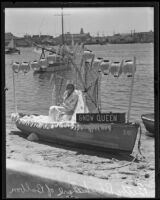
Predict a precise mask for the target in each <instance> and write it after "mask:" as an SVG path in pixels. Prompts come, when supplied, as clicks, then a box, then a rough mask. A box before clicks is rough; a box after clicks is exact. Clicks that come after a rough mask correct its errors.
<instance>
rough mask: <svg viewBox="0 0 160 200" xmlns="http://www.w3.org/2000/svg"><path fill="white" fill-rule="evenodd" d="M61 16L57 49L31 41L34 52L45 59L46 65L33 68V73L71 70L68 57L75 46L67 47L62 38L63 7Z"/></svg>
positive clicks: (72, 52)
mask: <svg viewBox="0 0 160 200" xmlns="http://www.w3.org/2000/svg"><path fill="white" fill-rule="evenodd" d="M61 18H62V41H61V45H59V47H58V48H57V49H55V48H53V47H52V48H47V47H44V46H40V45H38V44H36V43H33V44H34V45H35V46H36V48H34V52H40V50H41V55H40V59H41V58H43V59H46V61H47V63H46V67H45V68H44V67H42V66H41V65H39V68H36V69H35V73H42V72H56V71H62V70H71V63H70V60H69V57H70V56H71V55H73V54H74V50H75V48H76V46H75V48H74V47H71V48H70V47H69V46H67V45H66V44H65V39H64V25H63V9H62V13H61ZM46 52H49V55H47V56H46V55H45V53H46Z"/></svg>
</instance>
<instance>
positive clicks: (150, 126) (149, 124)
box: [141, 114, 155, 137]
mask: <svg viewBox="0 0 160 200" xmlns="http://www.w3.org/2000/svg"><path fill="white" fill-rule="evenodd" d="M141 118H142V121H143V124H144V126H145V128H146V130H147V131H148V132H146V135H148V136H152V137H153V136H154V133H155V129H154V114H146V115H142V116H141Z"/></svg>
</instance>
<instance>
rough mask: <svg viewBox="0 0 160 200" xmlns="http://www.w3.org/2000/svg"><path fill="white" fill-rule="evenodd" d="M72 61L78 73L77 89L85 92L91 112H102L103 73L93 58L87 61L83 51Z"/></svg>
mask: <svg viewBox="0 0 160 200" xmlns="http://www.w3.org/2000/svg"><path fill="white" fill-rule="evenodd" d="M93 58H94V57H93ZM71 61H72V64H73V68H74V69H75V71H76V73H77V75H76V78H77V89H80V90H82V91H83V92H84V94H85V98H86V105H87V107H88V109H89V112H90V113H97V112H100V107H101V106H100V104H101V100H100V83H101V73H100V72H99V69H98V68H96V67H93V62H92V60H91V62H85V60H84V56H83V53H82V52H79V53H78V54H76V59H75V60H74V61H73V60H71ZM82 61H83V62H82Z"/></svg>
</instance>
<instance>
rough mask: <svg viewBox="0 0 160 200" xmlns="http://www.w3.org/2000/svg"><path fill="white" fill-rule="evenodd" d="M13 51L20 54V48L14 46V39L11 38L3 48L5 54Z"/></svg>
mask: <svg viewBox="0 0 160 200" xmlns="http://www.w3.org/2000/svg"><path fill="white" fill-rule="evenodd" d="M13 53H18V54H20V50H19V49H17V48H16V44H15V41H14V39H13V38H12V39H11V41H10V42H9V44H8V46H7V47H6V49H5V54H13Z"/></svg>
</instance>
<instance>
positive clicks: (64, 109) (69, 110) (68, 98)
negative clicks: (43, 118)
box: [49, 83, 78, 121]
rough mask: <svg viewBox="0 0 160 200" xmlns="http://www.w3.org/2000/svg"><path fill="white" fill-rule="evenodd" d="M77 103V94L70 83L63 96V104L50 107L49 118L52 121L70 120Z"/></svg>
mask: <svg viewBox="0 0 160 200" xmlns="http://www.w3.org/2000/svg"><path fill="white" fill-rule="evenodd" d="M77 102H78V94H77V93H76V91H75V87H74V85H73V84H72V83H69V84H67V86H66V91H65V92H64V95H63V103H62V104H61V105H60V106H51V107H50V109H49V118H50V120H52V121H60V120H63V119H68V120H70V119H71V117H72V115H73V113H74V110H75V107H76V105H77Z"/></svg>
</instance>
